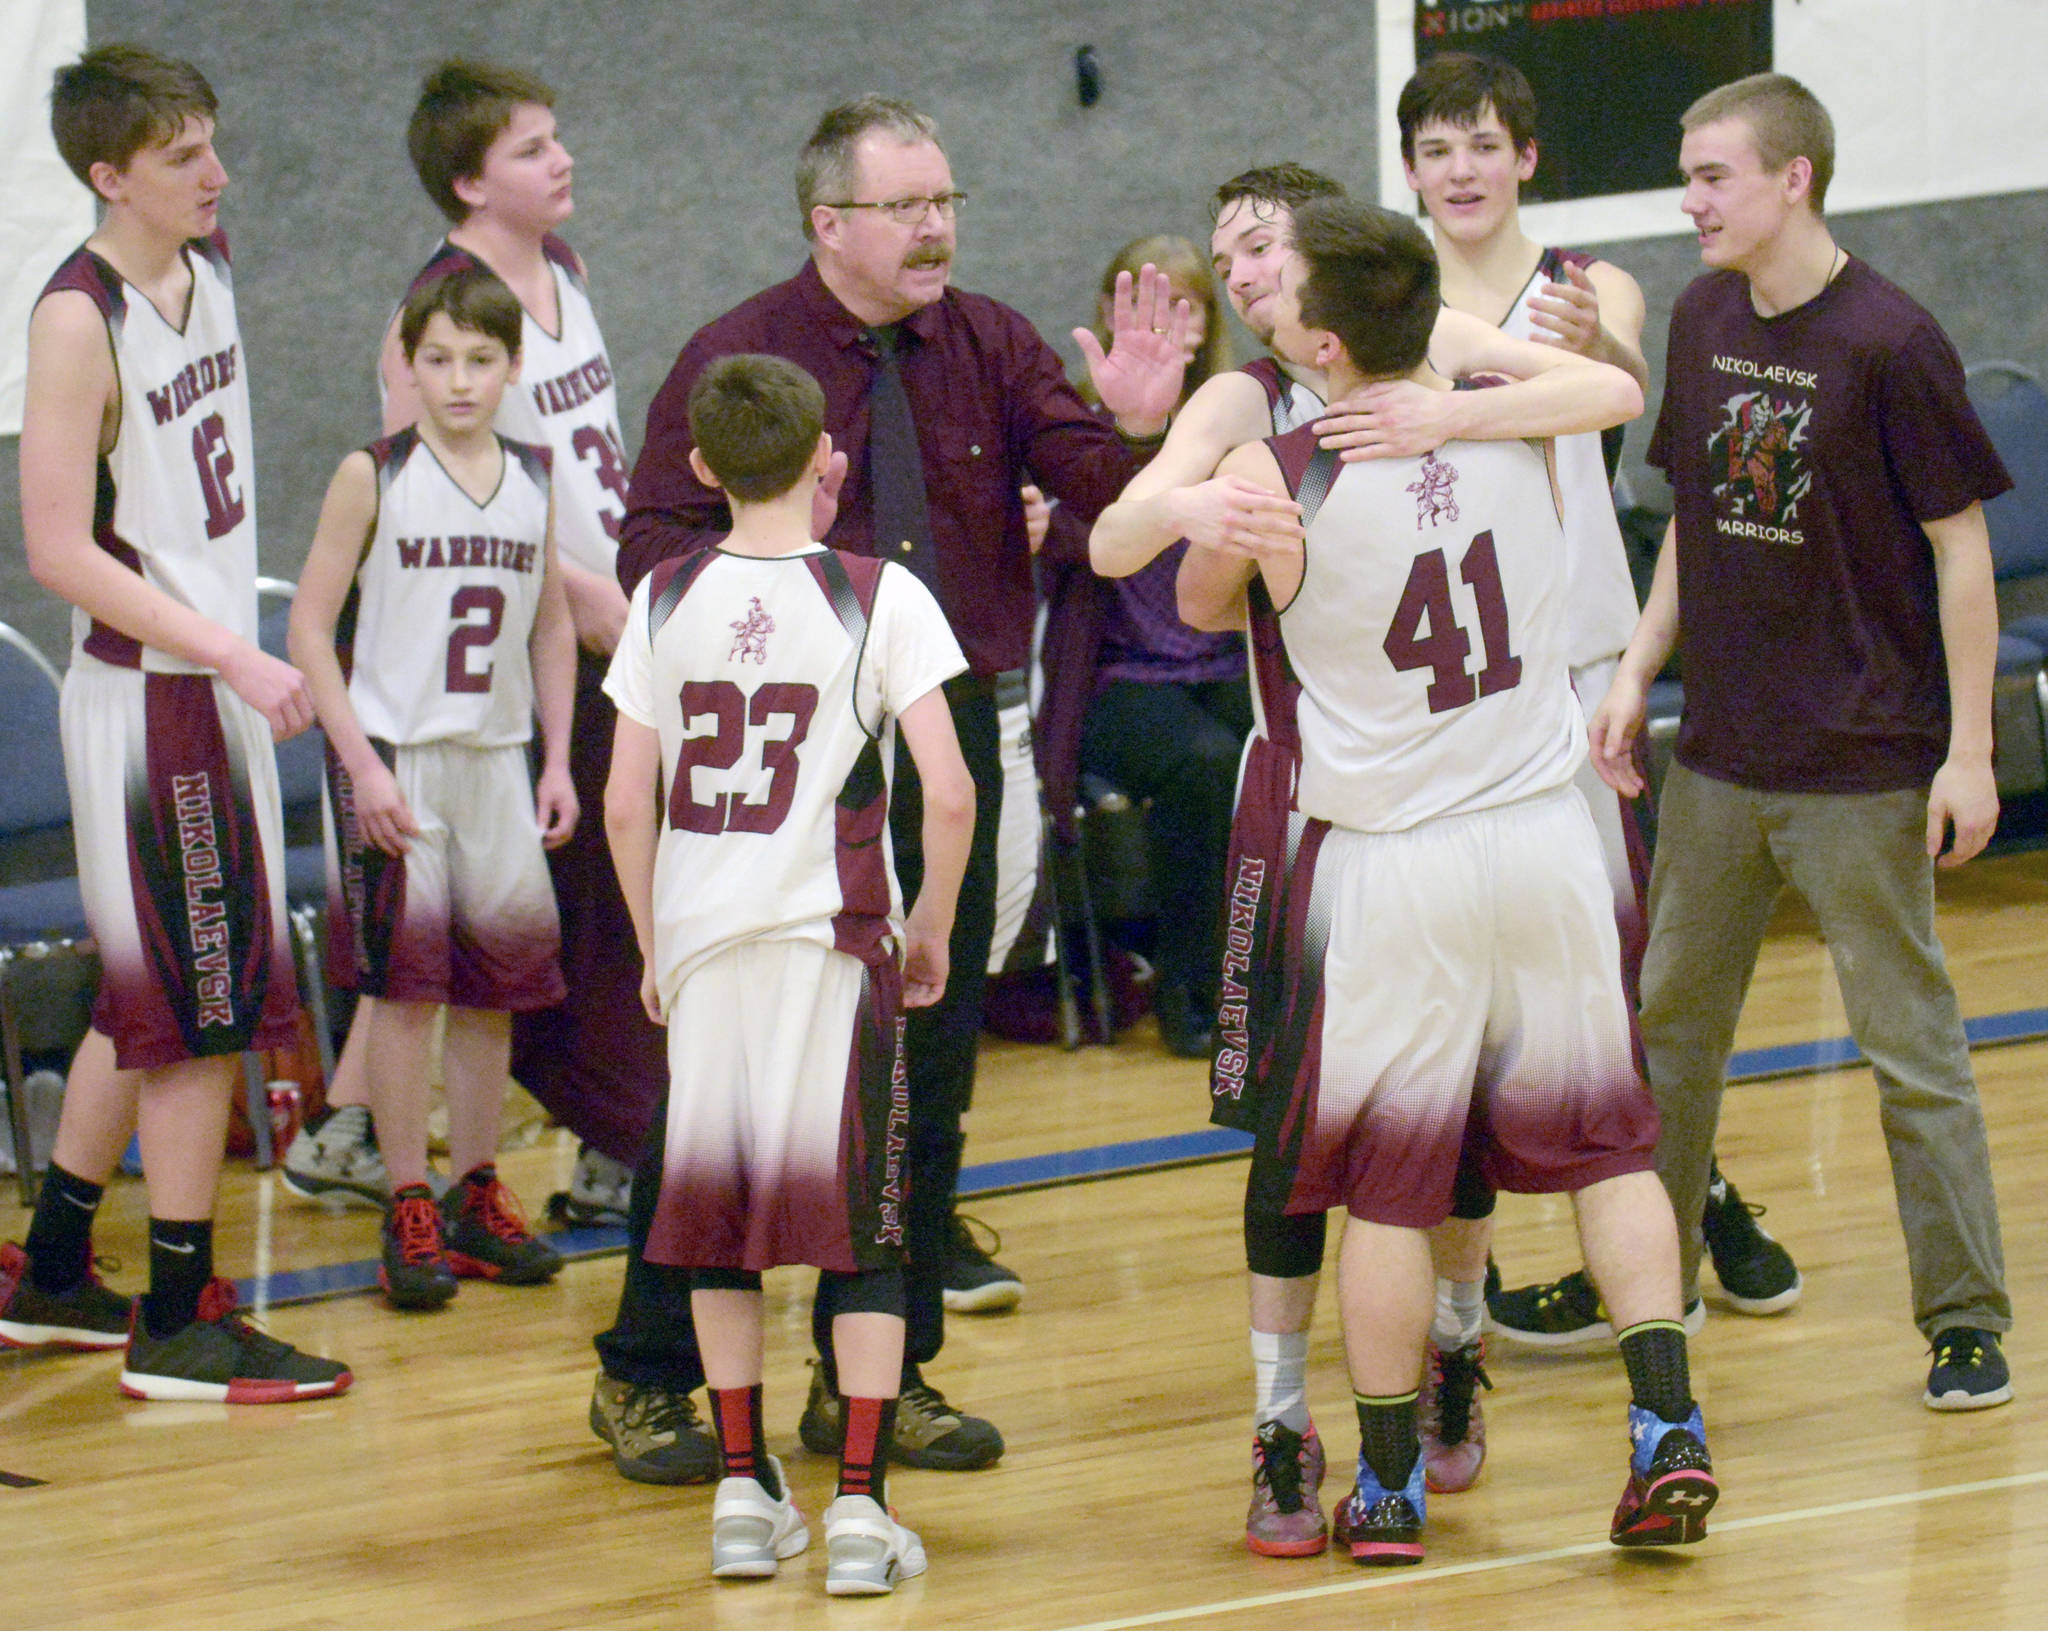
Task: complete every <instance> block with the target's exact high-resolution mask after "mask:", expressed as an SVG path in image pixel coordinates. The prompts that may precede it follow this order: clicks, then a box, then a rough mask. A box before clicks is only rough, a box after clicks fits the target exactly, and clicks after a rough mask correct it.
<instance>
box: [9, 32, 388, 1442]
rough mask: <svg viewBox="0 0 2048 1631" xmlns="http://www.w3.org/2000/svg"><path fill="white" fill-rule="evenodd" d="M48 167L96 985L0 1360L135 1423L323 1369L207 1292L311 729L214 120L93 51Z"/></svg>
mask: <svg viewBox="0 0 2048 1631" xmlns="http://www.w3.org/2000/svg"><path fill="white" fill-rule="evenodd" d="M50 107H51V125H52V129H53V131H54V134H55V136H56V141H57V150H58V151H59V152H60V153H62V154H63V156H64V159H65V162H66V163H68V164H69V165H70V166H71V169H72V172H73V174H75V175H76V176H77V177H78V179H79V180H80V181H82V182H83V183H85V185H86V186H88V187H90V188H92V190H93V192H94V194H95V195H96V196H97V198H98V199H99V201H100V203H101V204H102V206H103V207H104V213H103V215H102V218H101V221H100V225H99V228H98V230H97V231H95V232H94V233H93V235H92V236H91V237H90V238H88V239H87V240H86V241H85V244H84V246H83V247H81V248H80V249H79V250H78V251H77V252H76V253H75V254H73V255H72V256H71V258H70V259H69V260H67V261H65V263H64V264H63V265H62V266H60V267H59V268H58V269H57V272H56V274H55V276H53V277H52V278H51V280H50V282H49V284H48V286H47V287H46V288H45V289H44V291H43V295H42V298H41V299H40V300H39V301H38V302H37V305H36V308H35V312H34V315H33V317H32V318H31V320H30V324H29V351H28V387H27V401H26V406H25V412H24V419H23V429H22V435H21V512H22V533H23V536H24V538H25V540H26V542H27V545H28V556H29V567H30V569H31V570H32V571H33V572H34V573H35V576H36V580H37V581H38V582H39V583H41V584H43V585H44V587H46V588H48V589H50V590H51V591H52V592H53V593H56V594H58V595H61V596H62V597H63V598H64V599H66V600H68V601H69V602H71V604H72V606H73V607H74V608H75V611H74V613H73V617H72V628H73V640H72V652H71V665H70V669H69V672H68V673H67V674H66V676H65V680H64V700H63V724H64V761H65V776H66V780H67V781H68V783H69V785H70V790H71V810H72V821H73V825H74V828H75V830H76V833H77V839H78V877H79V887H80V891H81V893H82V894H83V895H84V898H85V912H86V919H87V921H88V923H89V924H90V925H91V929H92V937H93V939H94V940H95V941H96V942H97V943H98V946H99V950H100V959H101V965H102V973H101V981H100V993H99V998H98V1000H97V1002H96V1003H95V1004H94V1008H93V1025H92V1029H91V1031H90V1032H89V1033H88V1034H87V1036H86V1039H85V1042H84V1043H83V1045H82V1046H81V1047H80V1050H79V1055H78V1058H77V1059H76V1060H75V1061H74V1062H73V1067H72V1072H71V1080H70V1084H69V1087H68V1090H67V1091H66V1094H65V1098H64V1110H63V1117H62V1120H61V1121H60V1123H59V1125H58V1131H57V1143H56V1148H55V1151H54V1153H53V1157H52V1160H51V1165H50V1170H49V1174H48V1176H47V1177H46V1178H45V1179H44V1182H43V1187H42V1194H41V1198H40V1201H39V1203H38V1205H37V1208H36V1215H35V1219H34V1221H33V1223H31V1225H30V1227H29V1234H28V1242H27V1249H26V1252H25V1253H24V1251H23V1249H22V1248H21V1247H18V1246H13V1245H10V1246H7V1247H5V1248H0V1339H4V1340H5V1341H7V1342H9V1343H10V1344H14V1345H23V1344H39V1343H53V1344H59V1345H64V1346H70V1347H88V1348H113V1347H119V1346H120V1345H121V1344H122V1342H123V1341H124V1340H125V1341H126V1343H127V1346H128V1353H127V1360H126V1363H125V1364H124V1366H123V1367H122V1371H121V1390H122V1391H123V1392H124V1393H127V1394H129V1395H131V1396H133V1397H135V1398H142V1399H186V1400H201V1401H213V1402H225V1403H229V1404H274V1403H282V1402H286V1401H289V1400H294V1399H305V1398H314V1397H319V1396H322V1395H329V1394H336V1393H340V1392H342V1391H343V1390H345V1389H346V1388H347V1387H348V1385H349V1383H350V1381H351V1377H350V1374H349V1372H348V1370H347V1369H346V1367H344V1366H342V1365H339V1364H336V1363H334V1362H333V1361H331V1360H325V1359H316V1358H314V1357H312V1356H311V1355H308V1354H302V1353H300V1352H299V1351H298V1350H296V1349H295V1348H292V1347H290V1346H288V1345H287V1344H285V1343H283V1342H280V1341H278V1340H276V1339H275V1338H273V1337H270V1336H266V1335H264V1334H263V1333H262V1332H260V1331H258V1330H256V1329H255V1328H254V1327H253V1326H251V1325H250V1324H248V1323H247V1322H246V1321H245V1320H244V1319H243V1318H242V1317H241V1316H239V1315H237V1314H236V1313H235V1311H234V1309H235V1291H234V1286H233V1284H232V1283H231V1282H229V1281H227V1280H225V1279H216V1278H215V1277H214V1275H213V1208H214V1202H215V1192H216V1188H217V1185H218V1180H219V1176H220V1161H221V1151H222V1148H223V1146H224V1145H225V1143H226V1138H227V1123H228V1105H229V1100H230V1094H231V1091H232V1087H233V1084H234V1082H235V1081H236V1080H237V1079H238V1077H239V1074H240V1071H239V1065H240V1058H241V1055H242V1053H243V1052H244V1051H245V1050H247V1049H252V1048H259V1049H260V1048H272V1047H282V1046H286V1045H288V1044H289V1042H290V1040H291V1037H292V1034H293V1029H294V1022H295V1017H296V1013H297V1004H298V993H297V990H296V987H295V984H294V978H293V971H292V960H291V954H290V952H289V950H288V949H287V946H286V943H285V900H284V867H283V857H284V843H283V831H282V816H281V813H280V811H279V807H278V793H277V764H276V757H275V754H274V751H273V748H272V742H273V739H276V740H282V739H284V738H286V737H290V736H293V735H295V734H296V733H298V732H299V731H302V730H304V729H305V728H306V726H307V725H309V724H310V723H312V717H313V715H312V704H311V701H310V699H309V698H308V696H307V693H306V686H305V682H304V680H303V679H301V678H300V676H299V674H298V671H297V670H295V669H294V668H292V667H291V666H290V665H289V664H287V663H282V662H278V661H277V660H276V659H274V658H271V657H267V656H265V655H264V654H263V652H262V651H261V650H260V649H259V648H258V646H257V645H256V507H255V506H256V500H255V489H254V485H253V480H254V453H253V447H252V440H251V436H250V423H249V386H248V375H247V368H246V359H245V357H244V354H243V350H242V341H241V336H240V333H239V331H238V330H237V328H236V323H235V299H234V283H233V278H232V275H231V274H230V272H229V269H228V252H227V240H226V239H225V238H224V237H223V236H222V234H221V232H220V229H219V225H218V217H219V212H220V194H221V189H222V188H224V187H225V186H226V185H227V179H228V178H227V172H226V171H225V170H224V169H223V168H222V167H221V162H220V159H219V158H218V157H217V156H216V154H215V153H214V149H213V132H214V118H215V114H216V112H217V111H218V103H217V102H216V100H215V98H214V94H213V89H212V87H211V86H210V85H208V84H207V82H206V79H205V76H204V75H202V74H201V73H200V72H199V70H198V69H196V68H194V67H193V66H192V65H191V64H189V63H185V62H179V61H176V60H174V59H171V58H168V57H164V56H160V55H158V54H157V53H156V52H154V51H150V50H147V49H145V48H143V47H140V46H132V45H107V46H101V47H99V48H97V49H95V50H92V51H88V52H87V53H86V54H85V55H84V56H83V57H81V58H80V59H79V60H78V61H77V62H75V63H72V64H70V65H68V66H66V67H64V68H61V69H59V70H58V71H57V75H56V80H55V84H54V86H53V87H52V91H51V97H50ZM138 1121H139V1131H140V1133H141V1138H142V1155H143V1165H144V1169H145V1170H146V1172H147V1173H148V1185H149V1210H150V1223H149V1259H150V1269H149V1291H148V1293H147V1294H146V1295H145V1296H144V1297H143V1298H142V1299H141V1301H140V1305H139V1306H138V1307H137V1308H135V1309H134V1310H133V1314H132V1321H131V1319H130V1317H129V1316H130V1310H129V1308H128V1306H127V1299H125V1298H121V1297H117V1296H115V1295H114V1294H113V1293H111V1292H109V1291H107V1290H106V1289H105V1288H104V1287H102V1286H100V1285H99V1283H98V1281H97V1280H96V1279H95V1278H94V1275H93V1271H92V1238H91V1230H92V1220H93V1214H94V1210H95V1208H96V1207H97V1206H98V1204H99V1199H100V1195H101V1191H102V1188H103V1186H104V1185H105V1183H106V1181H107V1178H108V1177H109V1175H110V1174H111V1173H112V1171H113V1167H114V1163H115V1161H116V1160H117V1159H118V1158H119V1156H120V1153H121V1150H122V1147H123V1146H124V1145H125V1144H126V1142H127V1140H128V1136H129V1131H130V1129H131V1128H136V1127H137V1126H138Z"/></svg>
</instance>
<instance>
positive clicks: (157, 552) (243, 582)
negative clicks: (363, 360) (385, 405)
mask: <svg viewBox="0 0 2048 1631" xmlns="http://www.w3.org/2000/svg"><path fill="white" fill-rule="evenodd" d="M181 253H182V254H183V255H184V258H185V264H186V265H187V266H188V267H190V268H191V271H192V294H191V298H190V301H189V303H188V305H187V308H186V310H185V312H184V313H183V314H182V315H183V319H184V321H183V324H182V326H180V325H178V324H176V323H173V322H172V321H169V320H167V319H166V318H165V316H164V314H163V313H161V312H159V311H158V310H157V309H156V307H155V306H154V305H152V304H151V303H150V300H149V298H148V297H147V296H146V295H144V294H143V293H142V291H141V290H139V289H137V288H135V287H134V286H133V285H132V284H130V283H129V282H128V281H127V280H126V279H125V278H123V277H122V276H121V274H120V273H119V272H117V271H116V270H115V269H114V268H113V266H112V265H110V264H109V263H108V262H107V261H105V260H103V259H102V258H101V257H100V256H98V255H97V254H95V253H94V252H93V251H92V250H90V249H84V248H81V249H79V250H77V251H76V252H75V253H74V254H73V255H72V256H71V258H70V259H69V260H67V261H65V263H64V264H63V265H62V266H61V267H59V268H58V269H57V273H56V275H55V276H54V277H52V278H51V279H50V281H49V283H48V285H47V286H46V287H45V288H44V290H43V292H44V293H45V294H53V293H55V292H56V291H58V290H60V289H76V290H79V291H81V292H83V293H85V294H87V295H90V296H91V297H92V300H93V303H94V304H95V305H96V306H98V307H99V310H100V315H101V317H102V318H103V319H104V320H105V321H106V325H107V338H108V340H109V341H110V342H111V343H112V345H113V349H114V371H115V374H116V376H117V378H118V379H119V382H120V392H121V426H120V430H119V431H118V433H117V434H116V436H115V438H114V447H113V451H112V452H110V453H108V454H107V455H106V456H105V457H104V458H103V459H102V460H101V461H100V474H101V480H100V483H99V493H98V497H97V499H96V501H95V503H94V506H93V535H94V537H95V539H96V540H97V542H98V543H99V545H100V547H101V548H102V549H104V550H106V551H107V553H108V554H110V555H112V556H113V557H114V558H115V559H116V560H118V561H120V562H121V563H122V564H123V565H124V566H128V567H131V568H133V569H134V570H135V571H137V572H139V573H141V574H142V576H143V577H144V578H145V579H146V580H147V581H148V582H150V583H152V584H154V585H155V586H156V587H157V588H159V589H161V590H162V591H163V592H164V593H165V594H167V595H169V596H170V597H171V598H172V599H173V600H175V601H178V602H179V603H180V604H182V605H185V606H189V607H191V608H192V609H193V610H195V611H198V612H202V613H204V614H205V615H206V616H207V617H208V618H210V619H212V620H213V621H214V622H216V623H219V624H222V625H223V626H225V627H226V628H229V629H231V630H233V631H234V632H235V633H236V634H238V635H240V636H241V637H242V638H243V639H245V640H249V641H252V642H253V641H254V640H255V638H256V459H255V442H254V438H253V436H252V434H251V431H250V424H249V383H248V378H247V374H246V370H245V368H244V364H243V357H242V338H241V334H240V332H239V330H238V329H237V328H236V326H235V292H234V280H233V277H232V275H231V274H230V272H229V270H228V252H227V240H226V239H225V238H224V237H222V236H221V234H219V233H217V232H216V233H214V234H213V235H212V236H211V237H209V238H195V239H193V240H192V241H191V242H190V243H188V244H186V245H185V247H184V249H183V250H182V251H181ZM72 648H73V650H74V651H76V650H84V651H89V652H91V653H92V655H94V656H95V657H99V658H101V659H102V660H104V661H107V662H111V663H115V664H118V665H119V666H122V667H126V668H135V667H141V668H145V669H148V670H150V671H152V672H154V673H171V674H189V673H194V672H204V670H201V669H197V668H196V667H195V665H193V664H191V663H188V662H185V661H183V660H181V659H180V658H177V657H173V656H171V655H170V654H169V653H167V652H163V651H158V650H156V649H155V648H154V647H146V646H143V645H141V644H140V643H139V642H137V641H135V640H133V639H130V638H129V637H128V636H127V635H124V634H121V633H119V632H118V631H116V630H114V629H111V628H108V627H107V626H106V625H104V624H96V623H94V622H93V620H92V619H91V618H89V617H87V616H86V614H85V613H84V612H83V611H78V610H75V609H74V611H73V613H72Z"/></svg>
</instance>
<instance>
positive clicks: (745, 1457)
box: [709, 1382, 782, 1501]
mask: <svg viewBox="0 0 2048 1631" xmlns="http://www.w3.org/2000/svg"><path fill="white" fill-rule="evenodd" d="M709 1391H710V1394H711V1421H712V1424H713V1426H715V1427H716V1428H717V1429H718V1443H719V1447H720V1448H721V1449H722V1450H723V1451H724V1452H725V1476H726V1477H728V1478H751V1479H753V1480H754V1482H755V1483H757V1484H759V1485H760V1486H761V1487H762V1488H763V1489H765V1490H766V1491H767V1492H768V1494H769V1495H770V1497H771V1498H773V1499H775V1500H778V1501H779V1500H781V1499H782V1480H781V1479H779V1478H777V1477H776V1476H775V1468H774V1467H773V1466H772V1465H771V1464H770V1463H769V1460H768V1457H767V1455H766V1453H765V1452H764V1451H763V1450H762V1449H761V1440H762V1432H761V1384H760V1383H759V1382H756V1383H755V1384H754V1385H753V1386H752V1387H723V1388H721V1387H715V1388H712V1389H710V1390H709Z"/></svg>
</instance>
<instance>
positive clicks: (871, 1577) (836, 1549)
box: [825, 1495, 925, 1597]
mask: <svg viewBox="0 0 2048 1631" xmlns="http://www.w3.org/2000/svg"><path fill="white" fill-rule="evenodd" d="M924 1570H925V1557H924V1543H923V1542H922V1541H920V1540H919V1539H918V1538H917V1535H916V1533H915V1532H914V1531H912V1530H909V1529H906V1528H904V1527H903V1525H902V1524H900V1523H898V1522H897V1521H896V1514H895V1513H894V1512H890V1511H886V1510H884V1508H883V1507H882V1505H881V1503H880V1502H878V1501H877V1500H876V1499H875V1498H874V1497H873V1496H872V1495H842V1496H840V1497H839V1498H838V1499H837V1500H835V1501H834V1502H833V1503H832V1504H831V1505H830V1506H828V1507H826V1508H825V1590H826V1592H827V1593H828V1594H830V1595H831V1596H834V1597H880V1596H883V1595H885V1594H886V1593H888V1592H892V1591H894V1590H895V1589H896V1586H897V1583H898V1582H899V1581H903V1580H914V1579H916V1578H917V1576H919V1575H921V1574H923V1573H924Z"/></svg>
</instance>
